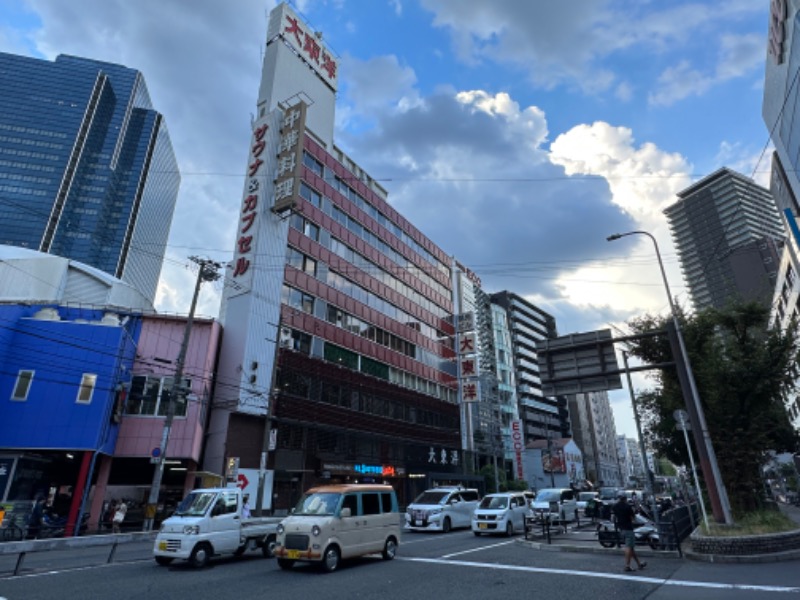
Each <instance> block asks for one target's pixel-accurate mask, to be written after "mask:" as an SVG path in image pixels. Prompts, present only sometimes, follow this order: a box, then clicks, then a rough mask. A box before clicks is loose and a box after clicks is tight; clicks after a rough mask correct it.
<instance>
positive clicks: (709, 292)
mask: <svg viewBox="0 0 800 600" xmlns="http://www.w3.org/2000/svg"><path fill="white" fill-rule="evenodd" d="M678 198H679V200H678V201H677V202H676V203H674V204H672V205H671V206H669V207H667V208H666V209H665V210H664V214H665V215H666V216H667V219H668V221H669V227H670V231H671V233H672V239H673V241H674V243H675V248H676V250H677V252H678V257H679V259H680V262H681V270H682V271H683V277H684V280H685V281H686V284H687V286H688V287H689V293H690V296H691V298H692V303H693V305H694V308H695V310H702V309H704V308H723V307H724V306H726V305H728V304H730V303H735V302H748V301H753V300H755V301H759V302H762V303H763V304H765V305H768V304H769V303H770V301H771V300H772V293H773V290H774V288H775V280H776V275H777V269H778V263H779V259H780V248H781V246H782V244H783V238H784V230H783V226H782V224H781V220H780V217H779V215H778V211H777V208H776V206H775V201H774V200H773V198H772V194H771V193H770V191H769V190H767V189H765V188H763V187H762V186H760V185H758V184H757V183H755V182H754V181H753V180H752V179H750V178H749V177H746V176H744V175H742V174H741V173H737V172H735V171H732V170H731V169H728V168H722V169H719V170H717V171H715V172H714V173H712V174H711V175H708V176H707V177H704V178H703V179H701V180H700V181H698V182H696V183H694V184H693V185H691V186H689V187H688V188H686V189H684V190H683V191H681V192H679V193H678Z"/></svg>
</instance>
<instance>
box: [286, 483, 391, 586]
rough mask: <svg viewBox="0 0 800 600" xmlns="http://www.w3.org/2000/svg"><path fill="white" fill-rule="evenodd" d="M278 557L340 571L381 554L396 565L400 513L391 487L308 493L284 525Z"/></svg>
mask: <svg viewBox="0 0 800 600" xmlns="http://www.w3.org/2000/svg"><path fill="white" fill-rule="evenodd" d="M277 534H278V536H277V539H276V541H275V549H274V552H275V556H276V557H277V558H278V566H279V567H280V568H281V569H291V568H292V566H293V565H294V563H295V562H297V561H304V562H312V563H317V564H319V565H321V566H322V568H323V569H324V570H325V571H328V572H330V571H335V570H336V569H337V568H338V567H339V562H340V561H341V560H342V559H347V558H353V557H356V556H363V555H365V554H376V553H381V555H382V556H383V558H384V560H392V559H393V558H394V556H395V553H396V552H397V546H398V544H399V543H400V510H399V508H398V505H397V496H396V494H395V491H394V489H393V488H392V486H390V485H368V484H361V485H357V484H349V485H326V486H320V487H316V488H312V489H310V490H308V491H307V492H306V493H305V494H304V495H303V497H302V498H301V499H300V501H299V502H298V503H297V506H295V508H294V509H293V510H292V514H290V515H289V516H288V517H286V518H285V519H283V521H281V522H280V524H279V525H278V529H277Z"/></svg>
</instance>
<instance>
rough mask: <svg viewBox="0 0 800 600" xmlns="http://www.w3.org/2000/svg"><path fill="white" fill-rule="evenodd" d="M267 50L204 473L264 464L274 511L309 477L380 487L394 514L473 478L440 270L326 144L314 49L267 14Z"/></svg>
mask: <svg viewBox="0 0 800 600" xmlns="http://www.w3.org/2000/svg"><path fill="white" fill-rule="evenodd" d="M267 40H268V41H267V45H266V50H265V55H264V66H263V73H262V81H261V87H260V93H259V99H258V103H257V117H256V119H255V121H254V123H253V135H252V138H251V141H250V157H249V160H248V164H247V175H246V180H245V187H244V191H243V196H242V203H241V205H240V206H239V207H238V209H236V210H235V212H232V218H237V215H238V219H239V227H238V234H237V242H236V249H235V256H234V260H233V263H232V265H231V268H230V269H229V271H228V273H227V277H226V282H227V283H226V287H225V290H224V292H223V303H222V309H221V320H222V322H223V325H224V328H225V335H224V338H223V341H222V349H221V354H220V362H219V369H218V381H217V384H216V387H215V400H214V404H213V408H212V414H211V427H210V430H209V437H208V443H207V446H206V453H205V461H204V468H205V470H206V471H211V472H216V473H222V472H225V471H226V470H228V471H229V468H228V467H229V466H230V465H234V464H236V465H238V467H239V468H246V469H258V468H260V467H261V465H263V464H265V465H266V467H267V469H268V470H269V471H271V473H272V475H273V482H274V484H273V489H272V490H264V492H263V498H264V500H263V504H262V506H263V507H264V508H273V509H276V510H285V509H287V508H288V507H289V506H291V505H293V502H294V500H295V499H296V497H297V496H298V495H299V494H300V493H302V491H303V490H304V489H305V488H307V487H309V486H310V485H313V484H317V483H322V482H335V481H388V482H391V483H392V484H393V485H394V486H395V488H396V489H397V491H398V494H399V496H400V499H401V504H405V503H408V502H410V501H411V499H413V497H414V496H415V495H416V494H417V493H418V492H419V491H421V490H423V489H425V487H427V486H430V485H433V484H435V483H445V482H453V483H459V482H460V483H471V482H473V481H475V480H477V478H474V477H473V476H471V475H469V474H468V473H466V472H465V470H466V465H465V464H464V452H465V451H466V448H464V447H463V444H462V439H461V437H460V420H461V413H462V411H461V407H460V406H459V398H460V393H459V382H458V378H457V362H456V352H455V343H456V329H455V327H454V325H453V313H454V293H453V290H454V280H453V275H452V269H451V266H452V265H451V263H452V259H451V258H450V257H449V256H447V255H446V254H445V253H444V252H443V251H442V250H441V249H440V248H438V247H437V246H436V245H435V244H434V243H433V242H432V241H431V240H429V239H428V238H426V237H425V236H424V235H422V233H420V231H419V230H418V229H417V228H415V227H414V226H413V225H412V224H411V223H409V222H408V221H407V220H406V219H405V218H403V216H402V215H400V214H399V213H398V212H397V211H396V210H394V209H393V208H392V207H391V205H390V204H389V203H388V202H387V200H386V197H387V193H386V191H385V190H384V189H383V188H382V187H381V186H380V185H379V184H378V183H377V182H375V181H374V180H373V179H372V178H371V177H370V176H369V174H367V173H366V172H365V171H364V170H363V169H362V168H361V167H359V166H358V164H357V163H356V162H355V161H354V160H353V159H352V158H350V157H349V156H347V155H345V154H344V152H342V150H341V149H340V148H338V147H337V146H336V145H335V144H334V141H333V124H334V123H333V119H334V107H335V100H336V82H337V69H338V60H337V58H336V56H335V55H334V54H333V53H332V52H331V51H330V49H329V48H327V47H326V46H325V44H324V43H323V42H322V40H321V38H320V37H318V36H317V35H315V33H314V31H313V30H312V29H311V28H310V27H309V26H308V25H307V24H305V23H304V22H303V21H302V19H300V18H299V17H298V16H297V15H296V14H295V13H294V12H293V11H292V9H291V8H289V7H288V6H287V5H286V4H281V5H279V6H278V7H277V8H275V9H274V10H273V11H272V13H271V14H270V21H269V29H268V35H267ZM265 417H268V418H269V423H270V425H271V426H272V428H273V430H274V431H273V432H272V433H269V432H268V431H267V429H266V427H265V422H266V419H265ZM471 477H473V478H472V479H470V478H471Z"/></svg>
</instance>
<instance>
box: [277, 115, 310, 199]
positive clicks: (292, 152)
mask: <svg viewBox="0 0 800 600" xmlns="http://www.w3.org/2000/svg"><path fill="white" fill-rule="evenodd" d="M305 130H306V104H305V102H302V101H301V102H298V103H297V104H295V105H294V106H292V107H291V108H289V109H287V110H286V111H285V112H284V115H283V121H282V122H281V130H280V136H281V137H280V142H279V145H278V169H277V171H276V177H275V203H274V205H273V207H272V210H273V212H276V213H283V212H286V211H288V210H291V209H292V208H293V207H294V204H295V202H294V199H295V197H297V195H298V194H299V193H300V169H301V167H302V165H303V138H304V136H305Z"/></svg>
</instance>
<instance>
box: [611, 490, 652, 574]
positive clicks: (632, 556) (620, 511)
mask: <svg viewBox="0 0 800 600" xmlns="http://www.w3.org/2000/svg"><path fill="white" fill-rule="evenodd" d="M612 510H613V511H614V518H615V519H616V521H617V529H618V530H619V533H620V535H621V536H622V539H623V542H624V543H625V571H635V570H636V569H633V568H632V567H631V560H635V561H636V565H637V566H638V567H639V569H644V568H645V567H646V566H647V563H646V562H642V561H640V560H639V557H638V556H636V536H635V535H634V533H633V518H634V512H633V508H631V505H630V504H628V497H627V496H626V495H625V493H624V492H620V494H619V500H617V503H616V504H615V505H614V508H613V509H612Z"/></svg>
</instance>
